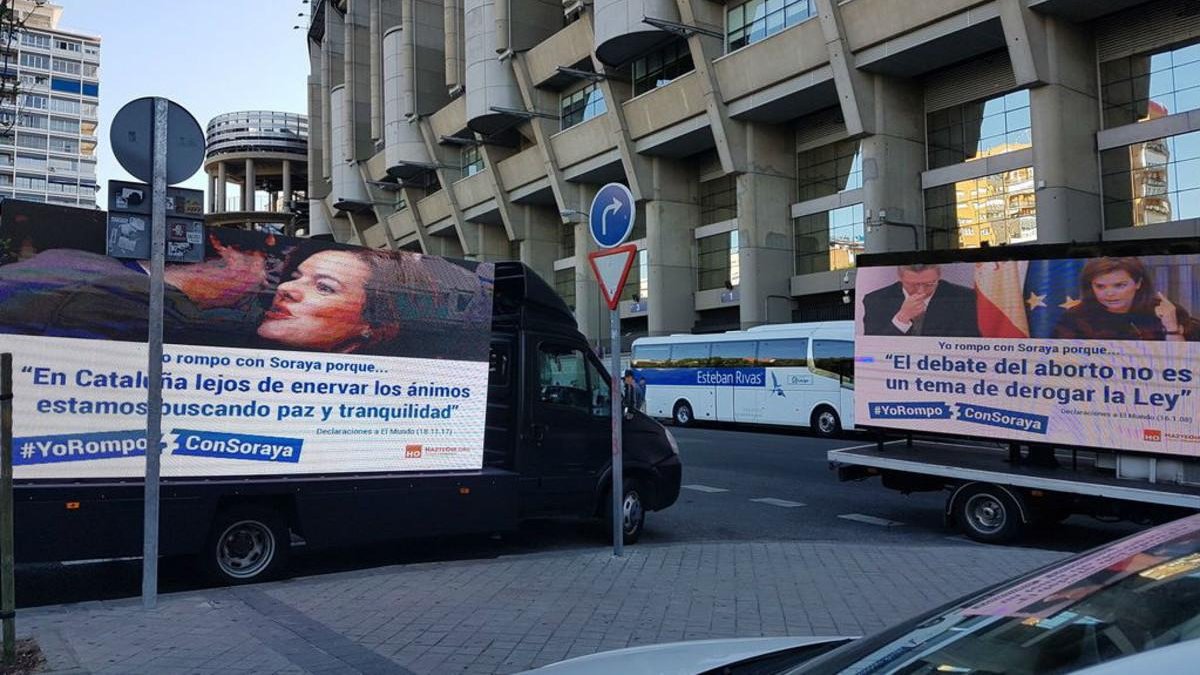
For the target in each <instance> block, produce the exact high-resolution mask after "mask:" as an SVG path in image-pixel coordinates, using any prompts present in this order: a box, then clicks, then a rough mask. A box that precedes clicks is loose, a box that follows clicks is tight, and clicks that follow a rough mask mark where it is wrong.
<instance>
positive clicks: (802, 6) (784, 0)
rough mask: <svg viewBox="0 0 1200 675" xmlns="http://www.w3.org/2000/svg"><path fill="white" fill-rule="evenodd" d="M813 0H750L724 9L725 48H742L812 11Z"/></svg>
mask: <svg viewBox="0 0 1200 675" xmlns="http://www.w3.org/2000/svg"><path fill="white" fill-rule="evenodd" d="M814 4H815V3H814V2H813V0H750V2H746V3H743V4H741V5H738V6H737V7H733V8H731V9H729V10H726V12H725V51H726V53H728V52H731V51H733V50H735V49H741V48H742V47H745V46H746V45H748V44H753V43H755V42H758V41H759V40H764V39H766V38H768V37H770V36H772V35H774V34H776V33H778V32H780V31H782V30H783V29H784V28H789V27H791V26H795V25H796V24H798V23H800V22H801V21H804V20H805V19H807V18H809V17H810V16H812V15H813V14H814V12H815V11H816V8H815V7H814Z"/></svg>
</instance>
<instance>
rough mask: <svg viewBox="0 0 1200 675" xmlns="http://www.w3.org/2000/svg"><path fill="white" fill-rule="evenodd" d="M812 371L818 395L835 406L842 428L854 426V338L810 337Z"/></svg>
mask: <svg viewBox="0 0 1200 675" xmlns="http://www.w3.org/2000/svg"><path fill="white" fill-rule="evenodd" d="M812 351H813V374H814V375H815V376H816V379H817V381H818V383H820V384H821V385H822V386H820V387H819V394H818V395H819V396H820V397H821V398H822V399H823V400H826V401H829V402H831V403H833V404H834V405H837V406H839V410H838V411H837V413H838V417H840V418H841V420H842V428H844V429H849V428H850V427H852V426H854V341H853V340H824V339H817V340H813V350H812Z"/></svg>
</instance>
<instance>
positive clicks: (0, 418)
mask: <svg viewBox="0 0 1200 675" xmlns="http://www.w3.org/2000/svg"><path fill="white" fill-rule="evenodd" d="M12 397H13V390H12V354H8V353H4V354H0V455H3V457H0V575H2V576H3V579H2V580H0V618H3V620H4V664H5V665H9V666H11V665H12V664H14V663H16V660H17V622H16V610H17V598H16V592H17V591H16V582H15V580H14V578H13V575H14V571H13V464H12V462H13V456H12V422H13V419H12Z"/></svg>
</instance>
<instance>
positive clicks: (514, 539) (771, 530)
mask: <svg viewBox="0 0 1200 675" xmlns="http://www.w3.org/2000/svg"><path fill="white" fill-rule="evenodd" d="M673 431H674V433H675V434H676V436H677V438H678V440H679V445H680V454H681V457H682V459H683V465H684V473H683V484H684V486H685V487H684V489H683V490H682V492H681V494H680V497H679V501H678V502H677V503H676V504H675V505H674V506H672V507H671V508H670V509H667V510H666V511H662V512H658V513H651V514H649V515H648V516H647V522H646V530H645V533H644V535H643V537H642V541H643V542H645V543H650V544H666V543H674V542H701V541H731V540H740V541H797V540H800V541H854V542H861V541H864V540H869V541H872V542H876V543H881V542H882V543H886V542H895V543H905V544H912V543H920V542H929V543H931V544H942V545H944V544H946V543H948V542H957V543H963V544H968V543H969V544H970V545H980V546H981V545H982V544H974V543H973V542H970V540H967V539H966V538H964V537H962V536H961V535H958V534H957V533H956V532H953V531H949V530H947V529H946V528H945V527H944V526H943V521H942V509H943V507H944V500H945V496H944V495H943V494H940V493H922V494H915V495H909V496H905V495H901V494H899V493H897V492H892V491H890V490H885V489H884V488H883V487H882V486H881V485H880V484H879V481H878V480H875V479H872V480H869V481H864V482H859V483H839V482H838V480H837V477H836V475H835V474H834V472H832V471H831V470H830V469H829V465H828V462H827V460H826V452H827V451H829V450H831V449H835V448H840V447H848V446H853V445H860V444H862V443H863V442H864V441H863V440H862V439H859V438H846V439H839V440H832V441H830V440H822V439H818V438H813V437H811V436H808V435H805V434H803V433H801V432H794V431H775V432H759V431H747V430H745V429H731V428H713V427H708V428H689V429H679V428H675V429H673ZM1136 529H1137V528H1136V527H1134V526H1132V525H1128V524H1106V523H1100V522H1097V521H1095V520H1091V519H1088V518H1084V517H1080V516H1075V517H1072V518H1071V519H1069V520H1068V521H1067V522H1066V523H1064V524H1062V525H1058V526H1055V527H1054V528H1053V529H1044V530H1040V531H1034V532H1032V533H1031V534H1030V536H1028V537H1027V538H1026V540H1025V541H1024V542H1023V543H1022V545H1023V546H1030V547H1036V548H1045V549H1052V550H1060V551H1080V550H1084V549H1087V548H1090V547H1092V546H1095V545H1098V544H1101V543H1104V542H1106V541H1110V540H1112V539H1115V538H1117V537H1120V536H1123V535H1125V534H1128V533H1130V532H1133V531H1136ZM607 546H608V543H607V542H606V540H605V538H604V532H603V529H602V528H601V527H599V526H598V525H597V524H595V523H585V522H571V521H538V522H531V523H527V524H526V525H524V526H523V527H522V528H521V530H520V531H519V532H517V533H513V534H509V535H505V536H504V537H478V536H475V537H454V538H442V539H437V540H419V541H405V542H397V543H394V544H390V545H386V546H373V547H369V548H355V549H343V550H338V551H330V552H313V553H310V554H306V553H305V552H304V551H303V550H302V549H298V550H297V551H296V554H297V555H295V557H294V559H293V569H294V571H295V574H296V575H300V576H303V575H313V574H323V573H328V572H334V571H341V570H348V569H361V568H369V567H375V566H381V565H393V564H405V563H414V562H428V561H434V560H451V559H479V558H494V557H498V556H503V555H514V554H520V553H529V552H539V551H540V552H544V551H551V550H563V549H580V548H588V547H607ZM140 574H141V562H140V561H139V560H126V561H109V562H102V563H90V564H82V565H77V564H66V565H63V564H51V565H19V566H18V567H17V603H18V606H21V607H30V606H36V605H45V604H59V603H69V602H81V601H88V600H100V599H110V598H121V597H132V596H136V595H138V594H139V593H140V591H141V577H140ZM159 584H160V591H161V592H164V593H169V592H174V591H184V590H189V589H194V588H198V587H201V586H202V585H203V583H202V582H201V581H200V580H199V579H198V578H197V576H196V574H195V573H194V570H193V567H192V565H191V564H190V561H187V560H164V561H162V563H161V565H160V582H159Z"/></svg>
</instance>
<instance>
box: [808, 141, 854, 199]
mask: <svg viewBox="0 0 1200 675" xmlns="http://www.w3.org/2000/svg"><path fill="white" fill-rule="evenodd" d="M796 176H797V179H798V181H799V198H800V199H799V200H800V201H802V202H804V201H808V200H810V199H816V198H818V197H828V196H829V195H834V194H837V193H839V192H846V191H848V190H856V189H858V188H860V187H862V144H861V143H860V142H859V141H857V140H853V141H841V142H838V143H833V144H831V145H825V146H822V147H820V148H816V149H813V150H808V151H806V152H802V153H800V154H799V155H797V161H796Z"/></svg>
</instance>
